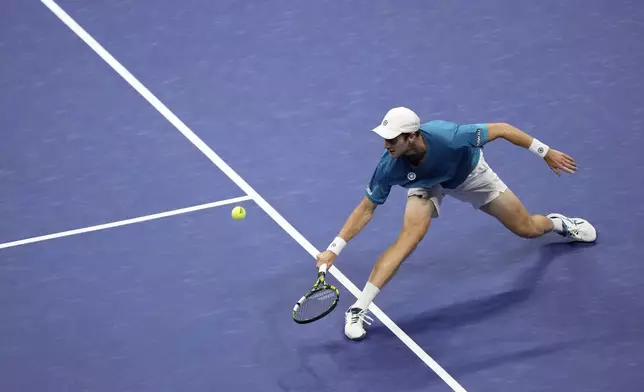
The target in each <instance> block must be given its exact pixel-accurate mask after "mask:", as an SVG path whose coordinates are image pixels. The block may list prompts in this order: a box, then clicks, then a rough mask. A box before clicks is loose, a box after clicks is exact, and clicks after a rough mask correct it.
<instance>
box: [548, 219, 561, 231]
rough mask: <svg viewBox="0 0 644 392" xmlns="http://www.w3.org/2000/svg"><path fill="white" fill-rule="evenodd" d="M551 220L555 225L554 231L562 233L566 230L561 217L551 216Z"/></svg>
mask: <svg viewBox="0 0 644 392" xmlns="http://www.w3.org/2000/svg"><path fill="white" fill-rule="evenodd" d="M550 220H551V221H552V224H553V226H554V228H553V231H554V232H555V233H559V234H561V233H563V232H564V228H563V221H562V220H561V219H559V218H550Z"/></svg>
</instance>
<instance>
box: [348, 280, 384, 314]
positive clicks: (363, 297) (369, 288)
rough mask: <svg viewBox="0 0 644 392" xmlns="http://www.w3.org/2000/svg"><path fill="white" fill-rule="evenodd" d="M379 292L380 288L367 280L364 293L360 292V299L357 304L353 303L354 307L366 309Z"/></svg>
mask: <svg viewBox="0 0 644 392" xmlns="http://www.w3.org/2000/svg"><path fill="white" fill-rule="evenodd" d="M379 292H380V289H379V288H377V287H376V286H374V285H372V284H371V283H369V282H367V284H366V285H365V286H364V289H363V290H362V293H360V296H358V300H357V301H356V303H355V304H353V306H352V307H354V308H360V309H365V310H366V309H367V308H368V307H369V304H371V302H373V299H374V298H376V295H378V293H379Z"/></svg>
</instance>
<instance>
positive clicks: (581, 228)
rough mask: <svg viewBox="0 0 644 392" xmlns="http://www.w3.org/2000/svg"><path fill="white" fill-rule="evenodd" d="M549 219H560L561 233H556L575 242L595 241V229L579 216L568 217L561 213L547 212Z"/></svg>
mask: <svg viewBox="0 0 644 392" xmlns="http://www.w3.org/2000/svg"><path fill="white" fill-rule="evenodd" d="M548 218H550V219H560V220H561V223H562V226H563V229H564V230H563V233H557V234H559V235H562V236H564V237H568V238H571V239H573V240H575V241H577V242H595V240H597V230H595V228H594V227H593V225H591V224H590V223H589V222H588V221H587V220H585V219H581V218H568V217H566V216H564V215H561V214H548Z"/></svg>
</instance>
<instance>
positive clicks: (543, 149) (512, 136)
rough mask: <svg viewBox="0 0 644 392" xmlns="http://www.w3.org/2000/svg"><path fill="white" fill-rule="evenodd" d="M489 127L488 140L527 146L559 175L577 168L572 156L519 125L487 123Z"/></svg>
mask: <svg viewBox="0 0 644 392" xmlns="http://www.w3.org/2000/svg"><path fill="white" fill-rule="evenodd" d="M487 128H488V142H491V141H493V140H496V139H499V138H501V139H505V140H507V141H509V142H510V143H512V144H514V145H517V146H520V147H523V148H526V149H528V150H530V151H532V152H534V153H535V154H537V155H539V156H540V157H542V158H543V159H544V160H545V161H546V163H547V164H548V166H550V169H552V171H553V172H554V173H555V174H556V175H558V176H559V175H561V173H560V170H563V171H565V172H567V173H570V174H572V173H574V172H575V171H576V170H577V164H576V163H575V160H574V159H573V158H572V157H571V156H569V155H567V154H564V153H563V152H561V151H557V150H555V149H554V148H550V147H548V146H547V145H545V144H543V143H542V142H540V141H539V140H537V139H536V138H534V137H532V136H530V135H528V134H527V133H525V132H523V131H521V130H520V129H518V128H517V127H514V126H512V125H510V124H507V123H490V124H487Z"/></svg>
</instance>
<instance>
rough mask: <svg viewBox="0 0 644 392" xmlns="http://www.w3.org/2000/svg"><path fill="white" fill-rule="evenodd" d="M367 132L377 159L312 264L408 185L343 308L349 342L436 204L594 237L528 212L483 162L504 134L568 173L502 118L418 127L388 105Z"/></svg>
mask: <svg viewBox="0 0 644 392" xmlns="http://www.w3.org/2000/svg"><path fill="white" fill-rule="evenodd" d="M373 132H375V133H376V134H378V135H380V136H381V137H382V138H383V139H384V147H385V149H386V151H384V152H383V154H382V156H381V157H380V162H379V163H378V166H377V167H376V169H375V171H374V173H373V176H372V177H371V180H370V182H369V185H368V186H367V188H366V192H365V195H364V197H363V199H362V200H361V202H360V204H359V205H358V206H357V207H356V208H355V209H354V211H353V212H352V213H351V215H350V216H349V218H348V219H347V221H346V223H345V224H344V226H343V227H342V230H340V233H338V235H337V237H336V238H335V239H334V240H333V241H332V242H331V244H329V246H328V248H327V249H326V250H325V251H324V252H322V253H320V254H319V255H318V256H317V266H318V267H319V266H320V265H321V264H323V263H326V264H327V265H328V267H331V265H332V264H333V262H334V260H335V259H336V257H337V256H338V255H339V254H340V252H341V251H342V249H343V248H344V246H345V245H346V244H347V242H349V241H350V240H351V239H352V238H354V237H355V236H356V235H357V234H358V233H359V232H360V231H361V230H362V229H363V228H364V227H365V225H366V224H367V223H368V222H369V221H370V220H371V217H372V216H373V213H374V211H375V210H376V207H377V206H378V205H381V204H383V203H384V202H385V201H386V200H387V197H388V196H389V192H390V190H391V188H392V186H394V185H399V186H402V187H404V188H407V189H408V192H407V205H406V207H405V214H404V219H403V225H402V230H401V232H400V234H399V236H398V238H397V239H396V241H395V242H394V243H393V244H392V245H391V246H390V247H389V248H387V249H386V250H385V251H384V253H383V254H382V255H381V256H380V257H379V258H378V260H377V261H376V263H375V265H374V267H373V270H372V271H371V274H370V276H369V280H368V282H367V283H366V285H365V287H364V289H363V291H362V292H361V294H360V296H359V298H358V299H357V301H356V302H355V303H354V304H353V305H351V306H350V307H349V309H347V311H346V313H345V326H344V333H345V335H346V336H347V337H348V338H349V339H352V340H360V339H362V338H364V337H365V336H366V330H365V328H364V324H363V323H367V324H371V321H373V319H372V318H371V317H369V316H368V315H367V313H368V307H369V304H370V303H371V302H372V301H373V300H374V298H375V297H376V295H377V294H378V293H379V292H380V290H382V288H383V287H384V286H385V285H386V284H387V283H388V282H389V280H390V279H391V278H392V277H393V276H394V274H395V273H396V271H397V269H398V268H399V267H400V265H401V263H402V262H403V261H404V260H405V259H406V258H407V257H408V256H409V255H410V254H411V253H412V252H413V251H414V249H415V248H416V246H417V245H418V243H419V242H420V241H421V240H422V239H423V237H424V236H425V234H426V233H427V229H428V228H429V225H430V221H431V220H432V218H437V217H438V216H439V215H440V208H441V201H442V200H443V198H444V197H445V196H446V195H447V196H451V197H454V198H456V199H457V200H460V201H462V202H465V203H469V204H471V205H472V206H473V207H474V208H475V209H480V210H481V211H483V212H485V213H487V214H489V215H491V216H493V217H495V218H496V219H497V220H498V221H500V222H501V223H502V224H503V225H504V226H505V227H506V228H508V229H509V230H510V231H512V232H513V233H514V234H516V235H517V236H519V237H523V238H536V237H540V236H543V235H544V234H546V233H550V232H553V231H554V232H555V233H557V234H559V235H561V236H564V237H567V238H569V239H570V240H572V241H577V242H594V241H595V240H596V239H597V233H596V231H595V228H594V227H593V226H592V225H591V224H590V223H589V222H588V221H586V220H584V219H581V218H568V217H566V216H564V215H561V214H549V215H547V216H543V215H530V214H529V213H528V211H527V210H526V208H525V207H524V206H523V204H521V201H519V199H518V198H517V196H516V195H515V194H514V193H512V191H511V190H510V189H508V187H507V186H506V185H505V184H504V183H503V181H502V180H501V179H500V178H499V176H497V175H496V173H495V172H494V171H493V170H492V169H491V168H490V166H489V165H488V164H487V163H486V161H485V158H484V156H483V151H482V147H483V146H484V145H485V144H486V143H489V142H491V141H493V140H497V139H505V140H507V141H508V142H510V143H512V144H515V145H517V146H520V147H523V148H526V149H528V150H529V151H532V152H533V153H535V154H536V155H538V156H539V157H540V158H542V159H544V160H545V162H546V163H547V164H548V166H549V167H550V169H552V171H553V172H554V173H556V174H557V175H561V172H566V173H570V174H572V173H574V172H575V171H576V169H577V167H576V163H575V161H574V159H573V158H571V157H570V156H568V155H566V154H564V153H562V152H560V151H557V150H555V149H553V148H550V147H549V146H547V145H546V144H544V143H542V142H540V141H539V140H537V139H536V138H533V137H531V136H530V135H528V134H526V133H525V132H523V131H521V130H519V129H517V128H516V127H514V126H512V125H509V124H506V123H489V124H467V125H458V124H455V123H453V122H448V121H429V122H427V123H424V124H421V123H420V119H419V118H418V116H417V115H416V114H415V113H414V112H413V111H412V110H410V109H408V108H404V107H397V108H393V109H391V110H390V111H389V112H388V113H387V114H386V115H385V117H384V119H383V121H382V123H381V124H380V125H379V126H378V127H377V128H375V129H373Z"/></svg>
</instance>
